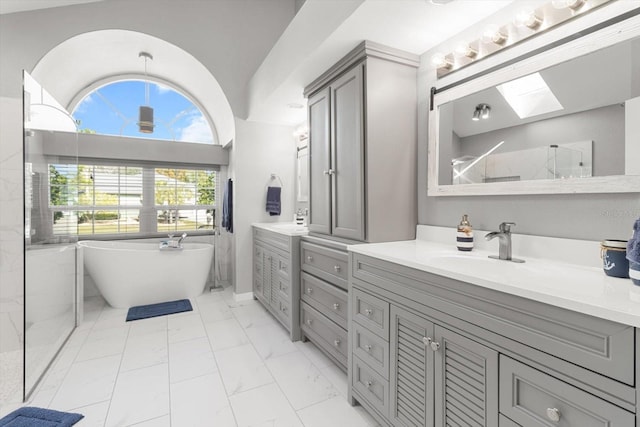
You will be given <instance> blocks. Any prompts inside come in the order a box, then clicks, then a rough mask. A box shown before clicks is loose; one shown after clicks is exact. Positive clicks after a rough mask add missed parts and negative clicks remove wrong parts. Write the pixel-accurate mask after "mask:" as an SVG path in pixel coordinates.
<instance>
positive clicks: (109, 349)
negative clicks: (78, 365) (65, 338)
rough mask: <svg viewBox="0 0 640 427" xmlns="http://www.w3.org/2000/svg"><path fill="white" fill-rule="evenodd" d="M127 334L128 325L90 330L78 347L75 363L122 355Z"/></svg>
mask: <svg viewBox="0 0 640 427" xmlns="http://www.w3.org/2000/svg"><path fill="white" fill-rule="evenodd" d="M128 334H129V326H128V325H124V326H120V327H117V328H108V329H98V330H91V333H90V334H89V335H88V336H87V339H86V340H85V341H84V343H83V344H82V347H80V351H79V352H78V355H77V357H76V361H77V362H81V361H84V360H90V359H98V358H101V357H105V356H113V355H116V354H122V352H123V350H124V346H125V343H126V341H127V335H128Z"/></svg>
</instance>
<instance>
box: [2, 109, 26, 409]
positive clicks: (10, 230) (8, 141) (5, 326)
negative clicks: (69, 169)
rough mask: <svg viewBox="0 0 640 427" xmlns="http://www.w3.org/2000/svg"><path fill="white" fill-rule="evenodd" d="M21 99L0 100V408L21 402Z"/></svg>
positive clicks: (22, 330) (22, 286)
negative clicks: (9, 403) (3, 405)
mask: <svg viewBox="0 0 640 427" xmlns="http://www.w3.org/2000/svg"><path fill="white" fill-rule="evenodd" d="M22 145H23V140H22V99H16V98H7V97H0V361H2V363H0V367H1V368H0V384H2V385H1V386H0V405H2V404H3V403H7V402H15V401H19V400H21V399H22V373H23V369H24V366H23V364H22V360H23V357H22V356H23V343H24V324H23V311H24V283H23V280H24V279H23V270H24V267H23V266H24V235H23V221H24V218H23V205H24V194H23V185H22V183H23V176H22V173H23V150H22Z"/></svg>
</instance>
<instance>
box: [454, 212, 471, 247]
mask: <svg viewBox="0 0 640 427" xmlns="http://www.w3.org/2000/svg"><path fill="white" fill-rule="evenodd" d="M456 240H457V244H458V250H459V251H465V252H469V251H471V250H472V249H473V227H471V224H470V223H469V216H468V215H462V220H461V221H460V224H458V233H457V237H456Z"/></svg>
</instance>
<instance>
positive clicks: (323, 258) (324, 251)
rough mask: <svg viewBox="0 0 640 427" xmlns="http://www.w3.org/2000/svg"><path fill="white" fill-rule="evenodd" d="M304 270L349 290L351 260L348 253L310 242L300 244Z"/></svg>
mask: <svg viewBox="0 0 640 427" xmlns="http://www.w3.org/2000/svg"><path fill="white" fill-rule="evenodd" d="M300 260H301V264H302V270H303V271H306V272H307V273H311V274H313V275H314V276H318V277H320V278H321V279H323V280H326V281H327V282H329V283H332V284H334V285H336V286H338V287H340V288H342V289H344V290H346V289H347V286H348V285H347V275H348V266H349V258H348V255H347V253H346V252H340V251H337V250H335V249H329V248H324V247H322V246H319V245H314V244H313V243H309V242H302V243H301V244H300Z"/></svg>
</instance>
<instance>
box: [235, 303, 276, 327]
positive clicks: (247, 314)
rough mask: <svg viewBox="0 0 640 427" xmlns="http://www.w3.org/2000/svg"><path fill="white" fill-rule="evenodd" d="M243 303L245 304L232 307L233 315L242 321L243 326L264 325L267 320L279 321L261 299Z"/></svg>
mask: <svg viewBox="0 0 640 427" xmlns="http://www.w3.org/2000/svg"><path fill="white" fill-rule="evenodd" d="M243 303H244V304H243V305H234V306H232V307H231V312H232V313H233V316H234V317H235V318H236V319H237V320H238V322H240V325H242V327H243V328H248V327H251V326H252V325H264V324H265V323H266V322H269V323H274V322H277V320H276V319H274V318H273V316H272V315H271V314H270V313H269V312H268V311H267V309H266V308H264V306H263V305H262V303H260V302H259V301H257V300H249V301H243Z"/></svg>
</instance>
